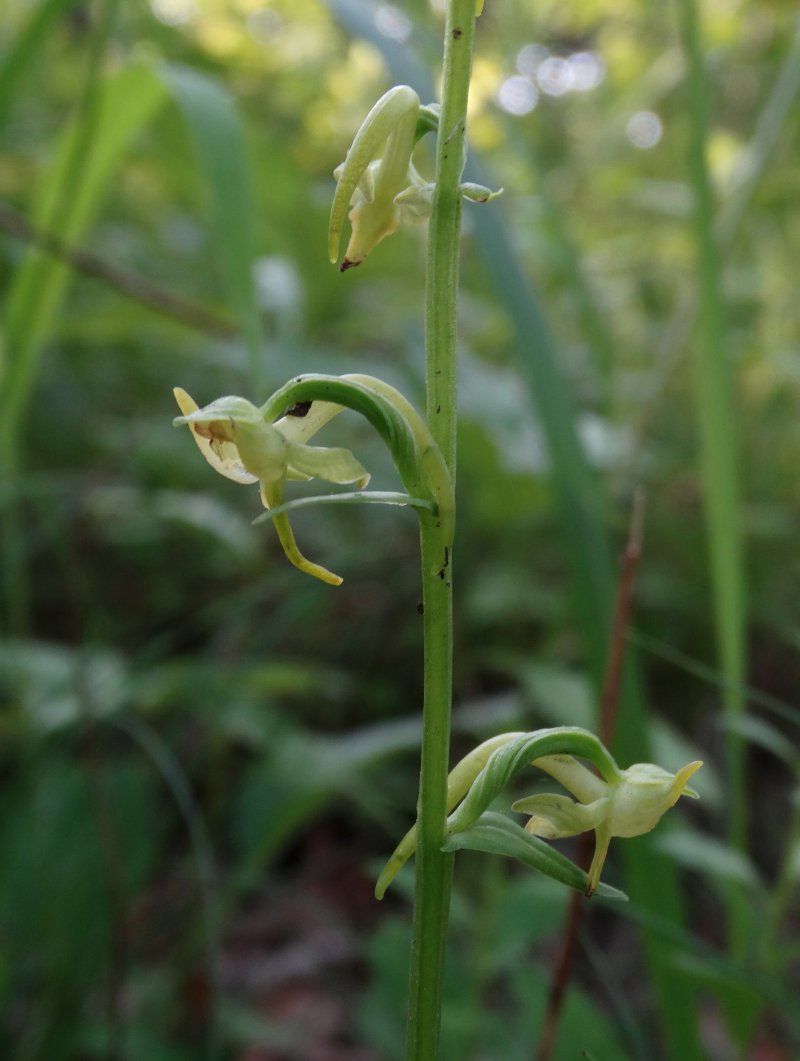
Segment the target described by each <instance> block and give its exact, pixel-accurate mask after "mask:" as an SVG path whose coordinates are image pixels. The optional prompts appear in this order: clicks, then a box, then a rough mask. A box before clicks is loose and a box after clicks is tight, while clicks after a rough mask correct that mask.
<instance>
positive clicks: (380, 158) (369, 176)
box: [328, 85, 502, 272]
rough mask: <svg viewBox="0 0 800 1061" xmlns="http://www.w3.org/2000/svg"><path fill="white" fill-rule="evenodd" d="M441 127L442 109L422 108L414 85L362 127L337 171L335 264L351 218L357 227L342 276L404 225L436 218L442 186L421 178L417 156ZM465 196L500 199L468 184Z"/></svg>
mask: <svg viewBox="0 0 800 1061" xmlns="http://www.w3.org/2000/svg"><path fill="white" fill-rule="evenodd" d="M438 124H439V113H438V107H437V106H435V105H430V106H427V107H422V106H421V105H420V101H419V96H418V95H417V94H416V92H415V91H414V90H413V88H409V86H408V85H396V86H395V87H394V88H391V89H389V91H388V92H387V93H385V94H384V95H383V96H381V98H380V99H379V100H378V102H377V103H376V104H375V106H374V107H373V108H372V110H371V111H370V112H369V114H368V115H367V116H366V118H365V119H364V121H363V122H362V123H361V127H360V128H359V130H358V132H357V133H356V135H355V139H354V140H353V143H352V144H351V145H350V149H349V151H348V152H347V157H346V158H345V160H344V162H342V163H341V165H339V166H337V167H336V169H335V170H334V171H333V175H334V177H335V178H336V192H335V193H334V197H333V204H332V206H331V217H330V223H329V226H328V256H329V258H330V260H331V262H336V261H337V259H338V257H339V242H340V239H341V234H342V226H343V223H344V218H345V214H346V215H347V217H348V219H349V221H350V224H351V226H352V232H351V235H350V242H349V243H348V245H347V250H346V251H345V256H344V260H343V262H342V264H341V265H340V266H339V270H340V272H345V271H346V270H347V269H352V268H353V267H354V266H356V265H360V264H361V263H362V262H363V260H364V259H365V258H366V256H367V255H368V254H369V253H370V251H371V250H372V249H373V248H374V247H376V246H377V245H378V244H379V243H380V241H381V240H382V239H385V238H386V236H390V235H391V234H392V233H393V232H396V231H397V230H398V228H400V226H401V225H403V224H418V223H419V222H421V221H426V220H427V219H428V218H429V217H430V216H431V212H432V210H433V197H434V192H435V189H436V185H435V184H434V182H432V181H426V180H425V178H424V177H422V176H420V174H419V173H418V172H417V170H416V167H415V166H414V163H413V162H412V160H411V156H412V154H413V151H414V147H415V145H416V143H417V141H418V140H419V138H420V136H422V135H424V133H426V132H430V131H433V130H435V129H437V128H438ZM501 191H502V189H501ZM459 192H460V194H461V195H462V196H464V198H466V199H470V200H471V201H472V202H476V203H486V202H489V201H490V200H492V199H495V198H496V197H497V196H498V195H500V192H493V191H492V190H491V189H489V188H485V187H484V186H483V185H480V184H462V185H460V187H459ZM348 208H350V212H349V213H348V212H347V211H348Z"/></svg>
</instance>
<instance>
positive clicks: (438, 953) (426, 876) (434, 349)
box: [406, 0, 475, 1061]
mask: <svg viewBox="0 0 800 1061" xmlns="http://www.w3.org/2000/svg"><path fill="white" fill-rule="evenodd" d="M474 38H475V0H451V2H450V3H449V4H448V8H447V20H446V26H445V44H444V79H443V88H442V111H441V117H440V121H439V135H438V141H437V152H436V192H435V196H434V201H433V214H432V217H431V222H430V234H429V245H428V269H427V276H426V293H425V349H426V363H427V374H426V375H427V378H426V383H427V415H428V423H429V425H430V429H431V432H432V434H433V437H434V439H435V440H436V443H437V444H438V446H439V448H440V449H441V451H442V453H443V455H444V458H445V461H446V462H447V466H448V468H449V469H450V474H451V476H453V478H454V479H455V466H456V304H457V297H458V266H459V236H460V231H461V197H460V195H459V191H458V188H459V183H460V181H461V172H462V169H463V165H464V155H465V131H466V117H467V97H468V93H469V80H470V73H471V69H472V49H473V43H474ZM421 543H422V595H423V596H422V599H423V607H424V638H425V652H424V655H425V661H424V679H425V696H424V706H423V737H422V757H421V772H420V790H419V810H418V832H417V857H416V893H415V902H414V934H413V940H412V945H411V974H410V987H409V1017H408V1039H407V1043H406V1057H407V1059H408V1061H435V1059H436V1057H437V1054H438V1045H439V1026H440V1021H441V1006H442V978H443V972H444V955H445V942H446V933H447V919H448V910H449V905H450V883H451V880H452V871H453V857H452V855H449V854H444V853H443V852H442V850H441V847H442V844H443V842H444V829H445V819H446V816H447V809H446V793H447V770H448V756H449V748H450V709H451V701H452V666H453V664H452V659H453V622H452V615H453V603H452V577H451V574H452V557H451V556H450V555H449V554H448V551H447V549H446V547H445V543H444V541H443V539H442V536H441V531H440V529H439V528H438V527H437V526H436V521H435V520H433V519H429V518H423V519H422V521H421Z"/></svg>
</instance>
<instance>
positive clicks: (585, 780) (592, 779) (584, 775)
mask: <svg viewBox="0 0 800 1061" xmlns="http://www.w3.org/2000/svg"><path fill="white" fill-rule="evenodd" d="M532 765H533V766H536V767H538V768H539V770H544V772H545V773H546V774H549V775H550V776H551V777H554V778H555V779H556V781H558V782H560V783H561V784H562V785H563V786H564V788H565V789H566V790H567V791H568V792H571V793H572V795H573V796H575V798H576V799H579V800H580V801H581V803H591V802H592V800H595V799H600V798H601V797H602V796H605V795H607V794H608V785H607V784H606V782H605V781H603V780H602V779H601V778H599V777H598V776H597V774H593V773H592V771H591V770H589V769H588V768H587V767H585V766H584V765H583V763H579V762H578V760H577V759H575V758H573V757H572V756H571V755H543V756H542V757H541V758H539V759H534V760H533V764H532Z"/></svg>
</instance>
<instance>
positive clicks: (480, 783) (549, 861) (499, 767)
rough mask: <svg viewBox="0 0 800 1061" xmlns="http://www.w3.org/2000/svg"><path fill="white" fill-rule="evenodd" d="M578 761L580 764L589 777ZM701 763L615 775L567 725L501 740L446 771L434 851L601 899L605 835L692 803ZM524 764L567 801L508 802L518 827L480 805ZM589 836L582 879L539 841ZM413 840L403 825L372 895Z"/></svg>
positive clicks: (641, 828)
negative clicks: (472, 857) (491, 858)
mask: <svg viewBox="0 0 800 1061" xmlns="http://www.w3.org/2000/svg"><path fill="white" fill-rule="evenodd" d="M578 759H584V760H586V761H587V762H590V763H591V764H592V765H593V766H594V767H595V768H596V770H597V771H598V773H594V772H592V771H591V770H589V769H588V768H587V767H586V766H584V765H583V763H580V762H578ZM702 765H703V764H702V763H701V762H699V761H697V760H696V761H694V762H691V763H688V764H687V765H686V766H684V767H682V768H681V769H680V770H678V772H677V773H675V774H671V773H669V771H667V770H662V768H661V767H660V766H654V765H653V764H652V763H637V764H636V765H634V766H630V767H628V769H627V770H621V769H620V768H619V766H618V765H617V763H616V762H615V761H614V758H613V756H612V755H611V754H610V752H609V751H608V749H607V748H606V747H605V746H604V745H603V744H602V743H601V742H600V741H599V740H598V738H597V737H595V735H594V734H593V733H590V732H589V731H588V730H585V729H581V728H579V727H577V726H557V727H555V728H552V729H540V730H534V731H533V732H531V733H516V732H515V733H501V734H499V735H498V736H496V737H492V738H491V739H489V740H487V741H484V742H483V744H479V745H478V747H477V748H473V750H472V751H471V752H469V754H468V755H466V756H465V757H464V758H463V759H462V760H461V761H460V762H459V763H458V764H457V765H456V766H455V767H454V768H453V770H451V772H450V775H449V777H448V780H447V813H448V818H447V827H446V830H445V835H446V840H445V844H444V848H443V850H446V851H455V850H458V849H462V848H467V849H472V850H476V851H485V852H489V853H493V854H500V855H506V856H511V857H514V858H518V859H520V860H521V861H523V862H525V863H526V864H527V865H530V866H533V867H535V868H536V869H539V870H541V872H543V873H546V874H547V875H548V876H551V877H554V878H555V879H556V880H560V881H562V883H564V884H568V885H570V887H573V888H578V889H580V890H582V891H584V892H585V894H586V895H587V896H591V895H593V894H594V893H595V892H596V891H598V889H599V890H600V892H601V894H605V895H607V896H610V895H611V893H613V892H614V889H610V888H609V887H608V886H607V885H605V884H601V883H600V874H601V872H602V869H603V864H604V863H605V859H606V855H607V854H608V846H609V842H610V840H611V837H612V836H640V835H641V834H642V833H647V832H650V830H651V829H654V828H655V826H656V825H657V824H658V822H659V821H660V819H661V818H662V816H663V815H664V814H665V813H666V812H667V811H668V810H669V809H670V807H673V806H674V805H675V804H676V803H677V802H678V800H679V799H680V797H681V796H691V797H692V798H694V799H696V798H697V793H696V792H695V791H694V789H692V788H690V787H689V786H688V784H687V782H688V780H689V778H690V777H691V776H692V775H693V774H694V773H696V772H697V771H698V770H699V769H700V767H701V766H702ZM526 766H535V767H537V768H538V769H540V770H543V771H544V772H545V773H547V774H550V776H551V777H554V778H555V779H556V780H557V781H559V782H560V783H561V784H562V785H563V786H564V788H566V789H567V791H568V792H571V793H572V794H573V795H574V796H575V797H576V799H575V800H572V799H570V798H569V796H563V795H557V794H555V793H553V794H539V795H535V796H528V797H526V798H525V799H520V800H517V802H516V803H514V804H513V806H512V810H515V811H521V812H523V813H526V814H530V815H531V818H530V820H529V821H528V823H527V825H526V827H525V829H524V830H523V829H522V828H520V826H519V825H517V824H516V823H515V822H513V821H511V820H510V819H509V818H507V817H504V816H502V815H499V814H496V813H495V812H494V811H492V810H491V809H490V808H491V805H492V803H493V801H494V800H495V799H496V798H497V796H498V795H499V794H500V792H501V791H502V790H503V788H504V787H505V786H506V785H507V784H508V782H509V781H510V780H511V778H512V777H514V776H515V775H516V774H517V773H519V772H520V771H521V770H522V769H524V768H525V767H526ZM590 829H594V830H595V834H596V844H595V854H594V858H593V859H592V864H591V867H590V869H589V873H588V875H587V874H584V873H583V872H582V871H581V870H579V869H578V867H577V866H575V865H574V864H573V863H571V862H569V860H568V859H566V858H565V857H564V856H563V855H561V854H560V853H559V852H557V851H555V850H554V849H553V848H550V847H549V845H547V844H544V843H543V842H542V841H543V840H556V839H559V838H561V837H566V836H576V835H577V834H578V833H583V832H588V831H589V830H590ZM416 833H417V827H416V826H412V828H411V829H409V831H408V832H407V833H406V835H405V836H404V837H403V839H402V840H401V841H400V843H399V844H398V845H397V847H396V848H395V850H394V852H393V853H392V855H391V857H390V858H389V860H388V862H387V863H386V865H385V867H384V869H383V872H382V873H381V875H380V877H379V879H378V883H377V886H376V889H375V894H376V895H377V897H378V898H379V899H380V898H382V897H383V894H384V892H385V891H386V889H387V887H388V886H389V884H390V883H391V882H392V880H393V879H394V878H395V876H396V875H397V873H398V871H399V869H400V867H401V866H402V865H403V864H404V863H405V862H406V861H407V859H409V858H410V857H411V855H413V854H414V850H415V848H416V840H417V836H416ZM615 897H617V898H619V897H620V893H618V892H617V893H616V895H615Z"/></svg>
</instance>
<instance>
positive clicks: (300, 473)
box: [174, 387, 369, 586]
mask: <svg viewBox="0 0 800 1061" xmlns="http://www.w3.org/2000/svg"><path fill="white" fill-rule="evenodd" d="M174 394H175V399H176V401H177V402H178V405H179V407H180V410H181V413H182V414H183V415H182V416H179V417H177V418H176V420H175V421H174V422H175V423H176V424H188V425H189V428H190V430H191V432H192V435H193V437H194V440H195V442H196V443H197V446H198V448H199V450H200V452H201V453H202V454H203V456H204V457H205V459H206V460H207V461H208V463H209V464H210V465H211V467H212V468H213V469H214V470H215V471H217V472H219V474H220V475H224V476H225V477H226V478H227V479H233V481H234V482H236V483H259V484H260V487H261V500H262V501H263V503H264V507H265V508H267V509H270V508H276V507H277V506H278V505H281V504H282V503H283V487H284V483H285V482H286V481H287V479H291V480H307V479H315V478H316V479H325V480H327V481H328V482H331V483H355V484H356V486H357V488H358V489H359V490H361V489H363V488H364V487H365V486H366V485H367V483H368V482H369V472H367V471H366V469H365V468H364V467H363V466H362V465H361V464H360V463H359V461H357V460H356V458H355V457H354V456H353V454H352V453H351V452H350V451H349V450H347V449H338V448H337V449H326V448H324V447H322V446H308V445H306V440H307V439H309V438H310V437H311V436H312V435H313V434H315V433H316V432H317V431H319V429H320V428H321V427H323V426H324V424H326V423H327V422H328V421H329V420H330V419H332V417H333V416H335V415H336V413H337V412H338V411H339V409H340V406H338V405H334V404H333V403H330V402H314V404H313V406H312V408H311V409H310V410H302V411H298V415H291V414H289V415H286V416H283V417H282V418H281V419H280V420H277V421H276V422H275V423H274V424H272V423H268V422H267V421H266V420H265V419H264V417H263V416H262V414H261V410H260V409H258V407H257V406H255V405H253V404H252V403H251V402H249V401H247V400H246V399H245V398H236V397H226V398H218V399H217V400H216V401H215V402H212V403H211V404H210V405H207V406H205V408H203V409H200V408H198V406H197V403H196V402H195V401H194V400H193V399H192V398H191V397H190V396H189V395H188V394H187V393H186V391H185V390H182V389H181V388H180V387H176V388H175V390H174ZM274 523H275V528H276V530H277V532H278V538H279V539H280V542H281V545H282V546H283V551H284V552H285V553H286V556H287V558H288V559H289V560H290V561H291V562H292V563H293V564H294V565H295V567H298V568H299V569H300V570H301V571H305V572H306V573H307V574H309V575H314V576H315V577H316V578H319V579H322V581H323V582H327V583H329V584H330V585H332V586H338V585H340V584H341V582H342V579H341V578H340V577H339V576H338V575H335V574H333V572H331V571H328V570H327V569H326V568H324V567H321V566H320V565H319V564H314V563H312V562H311V561H310V560H307V559H306V558H305V557H304V556H303V554H302V553H301V552H300V550H299V549H298V547H297V543H296V542H295V539H294V534H293V532H292V528H291V525H290V524H289V520H288V518H287V516H286V514H285V513H279V514H278V515H276V516H275V518H274Z"/></svg>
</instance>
